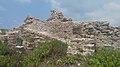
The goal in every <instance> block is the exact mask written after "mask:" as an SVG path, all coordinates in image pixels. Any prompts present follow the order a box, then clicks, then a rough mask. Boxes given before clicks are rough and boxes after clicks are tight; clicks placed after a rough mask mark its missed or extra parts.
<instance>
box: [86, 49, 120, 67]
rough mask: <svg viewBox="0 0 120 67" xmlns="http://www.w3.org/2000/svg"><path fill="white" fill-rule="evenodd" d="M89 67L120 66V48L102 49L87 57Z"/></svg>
mask: <svg viewBox="0 0 120 67" xmlns="http://www.w3.org/2000/svg"><path fill="white" fill-rule="evenodd" d="M84 65H87V66H88V67H120V50H114V49H102V50H97V51H96V52H95V53H94V54H93V55H91V56H86V57H85V64H84Z"/></svg>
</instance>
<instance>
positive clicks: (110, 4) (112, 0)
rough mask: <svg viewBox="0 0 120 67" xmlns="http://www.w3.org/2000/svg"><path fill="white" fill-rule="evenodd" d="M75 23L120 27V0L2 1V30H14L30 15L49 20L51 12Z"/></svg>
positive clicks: (0, 14)
mask: <svg viewBox="0 0 120 67" xmlns="http://www.w3.org/2000/svg"><path fill="white" fill-rule="evenodd" d="M51 9H56V10H59V11H62V12H63V13H64V14H65V16H66V17H71V18H73V20H75V21H108V22H110V23H111V25H117V26H118V25H119V26H120V0H0V28H8V29H11V28H14V27H17V26H19V25H20V24H22V23H23V21H24V19H25V18H26V16H28V15H32V16H35V17H37V18H39V19H43V20H45V19H47V18H48V17H49V15H50V10H51Z"/></svg>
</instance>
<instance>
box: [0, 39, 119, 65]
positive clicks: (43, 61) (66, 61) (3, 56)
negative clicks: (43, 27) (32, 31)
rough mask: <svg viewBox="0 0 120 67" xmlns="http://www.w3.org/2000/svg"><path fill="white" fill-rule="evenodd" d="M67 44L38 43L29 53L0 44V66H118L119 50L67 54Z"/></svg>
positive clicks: (56, 42) (55, 41)
mask: <svg viewBox="0 0 120 67" xmlns="http://www.w3.org/2000/svg"><path fill="white" fill-rule="evenodd" d="M66 52H67V44H65V43H63V42H61V41H58V40H52V41H51V42H46V43H39V44H38V47H37V48H36V49H35V50H33V51H32V52H31V53H22V54H20V53H18V52H16V51H15V50H13V49H11V48H10V47H9V46H8V45H5V44H0V67H66V66H70V65H73V66H75V67H79V65H80V66H81V67H120V50H113V49H102V50H97V51H96V52H95V53H93V54H92V55H86V56H82V55H67V54H66Z"/></svg>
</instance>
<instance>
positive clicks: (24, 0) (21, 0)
mask: <svg viewBox="0 0 120 67" xmlns="http://www.w3.org/2000/svg"><path fill="white" fill-rule="evenodd" d="M15 1H17V2H20V3H31V0H15Z"/></svg>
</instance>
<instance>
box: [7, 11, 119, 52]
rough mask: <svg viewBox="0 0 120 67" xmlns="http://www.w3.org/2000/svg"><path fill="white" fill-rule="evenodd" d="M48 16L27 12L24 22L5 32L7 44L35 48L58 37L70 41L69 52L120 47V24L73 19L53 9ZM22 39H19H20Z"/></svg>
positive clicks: (68, 42)
mask: <svg viewBox="0 0 120 67" xmlns="http://www.w3.org/2000/svg"><path fill="white" fill-rule="evenodd" d="M51 12H52V13H51V16H50V18H48V19H47V20H44V21H42V20H39V19H37V18H35V17H32V16H28V17H27V18H26V19H25V20H24V23H23V25H21V26H19V27H18V28H16V29H13V30H11V31H10V32H9V33H7V34H6V36H7V37H6V40H7V43H8V44H11V45H15V46H17V47H18V46H23V47H24V48H26V49H33V47H37V45H35V44H36V43H38V42H45V41H50V40H51V39H54V38H55V39H58V40H61V41H62V42H65V43H67V44H68V52H67V53H70V54H78V53H79V54H88V53H91V52H94V51H95V50H96V49H97V48H103V47H110V48H115V49H119V48H120V26H116V27H114V26H110V25H109V23H108V22H99V21H96V22H74V21H72V19H71V18H64V15H63V13H62V12H57V11H55V10H52V11H51ZM17 39H18V41H20V43H18V41H16V40H17Z"/></svg>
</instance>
